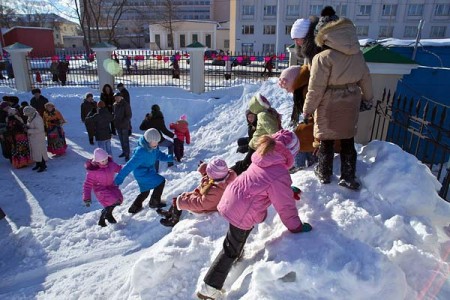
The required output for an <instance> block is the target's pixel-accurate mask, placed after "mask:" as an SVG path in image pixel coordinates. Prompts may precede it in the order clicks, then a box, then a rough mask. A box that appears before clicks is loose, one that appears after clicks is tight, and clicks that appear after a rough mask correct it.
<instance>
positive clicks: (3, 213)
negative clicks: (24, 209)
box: [0, 208, 6, 220]
mask: <svg viewBox="0 0 450 300" xmlns="http://www.w3.org/2000/svg"><path fill="white" fill-rule="evenodd" d="M4 217H6V214H5V212H4V211H3V209H1V208H0V220H1V219H3V218H4Z"/></svg>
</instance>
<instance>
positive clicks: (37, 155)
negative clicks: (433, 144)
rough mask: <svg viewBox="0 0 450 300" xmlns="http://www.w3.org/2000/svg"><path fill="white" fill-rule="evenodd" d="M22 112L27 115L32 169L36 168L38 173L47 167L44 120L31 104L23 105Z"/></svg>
mask: <svg viewBox="0 0 450 300" xmlns="http://www.w3.org/2000/svg"><path fill="white" fill-rule="evenodd" d="M23 113H24V115H25V116H27V117H28V120H27V134H28V141H29V145H30V152H31V158H32V159H33V160H34V161H35V162H36V166H35V167H34V168H33V169H32V170H33V171H34V170H38V172H39V173H40V172H43V171H45V170H46V169H47V164H46V163H45V162H46V161H47V160H48V155H47V145H46V142H45V128H44V121H43V120H42V118H41V116H40V115H39V113H38V112H37V111H36V109H35V108H34V107H32V106H27V107H25V108H24V109H23Z"/></svg>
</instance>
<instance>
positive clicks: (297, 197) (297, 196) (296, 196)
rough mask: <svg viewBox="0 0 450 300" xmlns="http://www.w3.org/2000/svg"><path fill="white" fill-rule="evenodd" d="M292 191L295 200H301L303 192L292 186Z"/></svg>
mask: <svg viewBox="0 0 450 300" xmlns="http://www.w3.org/2000/svg"><path fill="white" fill-rule="evenodd" d="M291 189H292V191H293V192H294V199H295V200H300V194H301V192H302V190H300V189H299V188H298V187H296V186H291Z"/></svg>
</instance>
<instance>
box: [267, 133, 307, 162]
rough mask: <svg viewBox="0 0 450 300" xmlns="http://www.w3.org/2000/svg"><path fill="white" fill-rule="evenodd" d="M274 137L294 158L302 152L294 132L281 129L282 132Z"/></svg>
mask: <svg viewBox="0 0 450 300" xmlns="http://www.w3.org/2000/svg"><path fill="white" fill-rule="evenodd" d="M272 137H273V138H274V139H275V140H276V141H278V142H281V143H283V145H284V146H286V148H287V149H288V150H289V152H291V154H292V156H296V155H297V153H298V151H299V150H300V141H299V140H298V138H297V136H296V135H295V133H293V132H292V131H289V130H285V129H281V130H280V131H278V132H276V133H274V134H273V135H272Z"/></svg>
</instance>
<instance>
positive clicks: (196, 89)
mask: <svg viewBox="0 0 450 300" xmlns="http://www.w3.org/2000/svg"><path fill="white" fill-rule="evenodd" d="M186 50H187V52H188V53H189V60H190V62H189V65H190V72H189V73H190V74H189V76H190V81H191V84H190V86H191V92H193V93H196V94H201V93H203V92H204V91H205V60H204V53H205V50H206V47H205V46H203V45H202V44H200V43H199V42H194V43H192V44H190V45H188V46H187V49H186Z"/></svg>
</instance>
